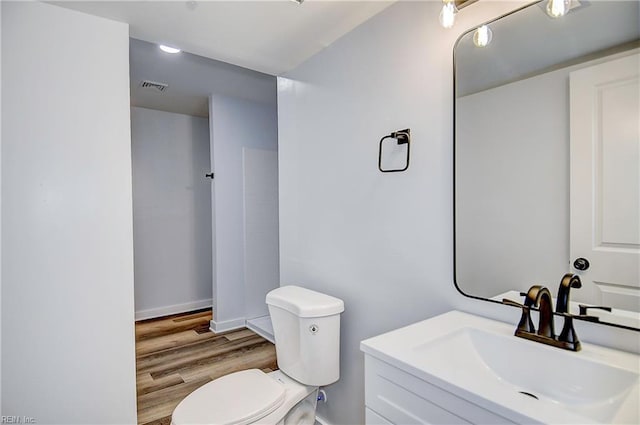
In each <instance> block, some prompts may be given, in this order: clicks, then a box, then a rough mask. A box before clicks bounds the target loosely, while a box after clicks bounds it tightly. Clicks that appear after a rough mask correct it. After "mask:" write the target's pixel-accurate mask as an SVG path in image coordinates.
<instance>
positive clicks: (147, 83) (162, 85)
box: [140, 80, 169, 92]
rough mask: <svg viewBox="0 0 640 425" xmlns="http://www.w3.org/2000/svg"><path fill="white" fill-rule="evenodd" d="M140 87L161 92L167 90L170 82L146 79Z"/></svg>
mask: <svg viewBox="0 0 640 425" xmlns="http://www.w3.org/2000/svg"><path fill="white" fill-rule="evenodd" d="M140 87H142V88H143V89H147V88H148V89H156V90H158V91H159V92H163V91H165V90H166V89H167V88H168V87H169V84H165V83H157V82H155V81H149V80H144V81H142V82H141V83H140Z"/></svg>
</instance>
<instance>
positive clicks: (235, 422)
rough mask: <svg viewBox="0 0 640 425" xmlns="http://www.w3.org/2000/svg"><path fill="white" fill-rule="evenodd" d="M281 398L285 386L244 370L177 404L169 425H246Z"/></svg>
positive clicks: (266, 411)
mask: <svg viewBox="0 0 640 425" xmlns="http://www.w3.org/2000/svg"><path fill="white" fill-rule="evenodd" d="M284 399H285V386H284V384H282V383H281V382H279V381H278V380H275V379H272V378H270V377H269V376H268V375H267V374H266V373H264V372H262V371H261V370H258V369H249V370H244V371H241V372H235V373H232V374H230V375H226V376H223V377H221V378H218V379H216V380H214V381H211V382H209V383H208V384H205V385H203V386H202V387H200V388H198V389H197V390H195V391H194V392H193V393H191V394H190V395H188V396H187V397H186V398H185V399H184V400H182V401H181V402H180V404H178V406H177V407H176V409H175V410H174V412H173V416H172V420H171V422H172V423H173V424H180V425H186V424H224V425H246V424H250V423H254V422H256V421H258V420H259V419H261V418H263V417H264V416H267V415H268V414H270V413H271V412H273V411H274V410H276V409H277V408H278V407H280V405H282V403H283V402H284Z"/></svg>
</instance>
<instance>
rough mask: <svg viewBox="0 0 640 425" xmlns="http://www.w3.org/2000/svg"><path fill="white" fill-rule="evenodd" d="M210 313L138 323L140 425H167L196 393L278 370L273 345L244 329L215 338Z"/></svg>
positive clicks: (168, 317)
mask: <svg viewBox="0 0 640 425" xmlns="http://www.w3.org/2000/svg"><path fill="white" fill-rule="evenodd" d="M210 320H211V310H210V309H209V310H208V311H196V312H191V313H184V314H179V315H173V316H167V317H162V318H158V319H150V320H144V321H140V322H137V323H136V326H135V329H136V372H137V376H136V383H137V397H138V423H139V424H149V425H168V424H170V423H171V413H172V412H173V409H174V408H175V407H176V406H177V405H178V403H179V402H180V401H181V400H182V399H183V398H184V397H186V396H187V395H188V394H189V393H191V392H192V391H193V390H195V389H196V388H198V387H200V386H202V385H204V384H206V383H207V382H209V381H211V380H213V379H216V378H219V377H220V376H223V375H226V374H229V373H232V372H237V371H239V370H245V369H252V368H256V369H262V370H264V371H265V372H270V371H272V370H275V369H277V365H276V352H275V346H274V345H273V344H272V343H270V342H269V341H267V340H265V339H264V338H262V337H260V336H258V335H257V334H255V333H254V332H252V331H250V330H248V329H240V330H236V331H230V332H225V333H218V334H214V333H213V332H211V331H210V330H209V321H210Z"/></svg>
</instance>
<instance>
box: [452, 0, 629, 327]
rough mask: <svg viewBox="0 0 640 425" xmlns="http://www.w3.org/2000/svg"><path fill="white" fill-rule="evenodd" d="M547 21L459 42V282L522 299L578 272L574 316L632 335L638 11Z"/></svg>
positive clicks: (514, 20) (505, 23)
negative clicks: (582, 314)
mask: <svg viewBox="0 0 640 425" xmlns="http://www.w3.org/2000/svg"><path fill="white" fill-rule="evenodd" d="M553 15H554V14H553V13H550V12H549V10H548V2H547V1H543V2H539V3H535V4H532V5H529V6H527V7H525V8H523V9H520V10H518V11H516V12H514V13H511V14H509V15H507V16H505V17H502V18H500V19H497V20H495V21H493V22H490V23H488V24H487V25H486V26H485V27H484V28H483V27H480V28H478V29H474V30H472V31H470V32H468V33H466V34H464V35H463V36H462V37H461V38H460V39H459V40H458V43H457V44H456V47H455V51H454V57H455V232H456V237H455V243H456V248H455V279H456V285H457V286H458V288H459V289H460V290H461V291H462V292H463V293H465V294H466V295H470V296H476V297H481V298H485V299H494V300H498V301H500V300H502V299H503V298H510V299H512V300H515V301H519V302H521V301H522V296H521V295H520V292H525V291H527V289H528V288H529V287H531V286H532V285H534V284H540V285H544V286H546V287H548V288H549V289H551V290H552V292H553V293H555V291H556V290H557V288H558V284H559V283H560V280H561V279H562V277H563V275H564V274H565V273H568V272H569V273H575V274H577V275H579V276H580V279H581V280H582V288H580V289H575V290H572V293H571V301H572V303H571V310H570V311H571V312H572V313H575V314H579V304H583V305H585V306H596V307H605V308H604V309H595V308H594V309H588V315H590V316H595V317H598V320H599V321H601V322H603V323H611V324H617V325H622V326H627V327H633V328H640V313H639V311H640V101H639V97H640V86H639V76H638V74H639V73H640V71H639V70H640V42H639V39H640V2H638V1H606V2H598V1H588V2H587V1H579V2H578V1H575V0H572V1H571V2H569V8H568V10H567V11H566V13H565V14H564V15H563V16H557V17H553ZM608 308H610V309H611V310H612V311H611V312H609V311H607V309H608Z"/></svg>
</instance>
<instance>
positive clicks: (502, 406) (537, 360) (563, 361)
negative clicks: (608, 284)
mask: <svg viewBox="0 0 640 425" xmlns="http://www.w3.org/2000/svg"><path fill="white" fill-rule="evenodd" d="M514 330H515V324H513V325H512V324H505V323H502V322H497V321H493V320H489V319H485V318H481V317H477V316H473V315H470V314H466V313H462V312H457V311H454V312H449V313H447V314H444V315H442V316H438V317H435V318H433V319H429V320H426V321H424V322H420V323H416V324H414V325H411V326H408V327H405V328H402V329H398V330H396V331H393V332H389V333H387V334H384V335H380V336H378V337H375V338H371V339H369V340H366V341H363V342H362V349H363V351H365V352H368V353H370V354H372V355H374V356H376V357H378V358H381V359H383V360H384V361H386V362H388V363H391V364H392V365H394V366H396V367H398V368H400V369H404V370H405V371H407V372H409V373H411V374H413V375H415V376H417V377H422V378H423V379H425V380H427V381H429V382H431V383H435V384H436V385H438V386H440V387H441V388H443V389H445V390H447V391H450V392H453V393H455V394H456V395H458V396H459V397H462V398H464V399H466V400H468V401H470V402H472V403H476V404H478V405H480V406H483V407H485V408H486V409H490V410H492V411H494V412H496V413H498V414H502V415H503V416H505V417H508V418H510V419H512V420H514V421H516V422H541V423H633V424H637V423H640V408H639V406H638V400H640V394H639V386H640V380H639V378H640V375H639V368H640V357H639V356H637V355H634V354H630V353H626V352H621V351H616V350H611V349H607V348H603V347H597V346H594V345H590V344H585V343H583V346H582V347H583V348H582V351H580V352H577V353H575V352H571V351H566V350H561V349H559V348H555V347H550V346H546V345H543V344H540V343H537V342H533V341H528V340H524V339H521V338H517V337H515V336H513V332H514ZM634 337H637V336H636V335H634Z"/></svg>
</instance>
